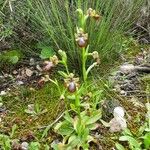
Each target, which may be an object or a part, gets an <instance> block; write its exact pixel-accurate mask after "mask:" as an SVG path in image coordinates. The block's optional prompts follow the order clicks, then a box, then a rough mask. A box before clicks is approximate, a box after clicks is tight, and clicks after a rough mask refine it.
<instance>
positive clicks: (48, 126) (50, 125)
mask: <svg viewBox="0 0 150 150" xmlns="http://www.w3.org/2000/svg"><path fill="white" fill-rule="evenodd" d="M69 111H70V110H69ZM64 114H65V111H64V112H63V113H62V114H61V115H60V116H59V117H58V118H56V120H55V121H54V122H52V123H51V124H49V125H47V126H42V127H38V129H44V128H49V129H50V128H51V127H52V126H53V125H54V124H56V123H57V122H58V121H59V120H60V119H61V118H62V117H63V116H64Z"/></svg>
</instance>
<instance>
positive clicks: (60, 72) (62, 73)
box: [58, 71, 68, 78]
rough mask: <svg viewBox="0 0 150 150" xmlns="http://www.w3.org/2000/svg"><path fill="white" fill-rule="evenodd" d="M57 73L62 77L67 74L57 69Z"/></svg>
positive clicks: (65, 76)
mask: <svg viewBox="0 0 150 150" xmlns="http://www.w3.org/2000/svg"><path fill="white" fill-rule="evenodd" d="M58 73H59V74H60V75H61V76H62V77H64V78H67V77H68V75H67V74H66V73H65V72H64V71H58Z"/></svg>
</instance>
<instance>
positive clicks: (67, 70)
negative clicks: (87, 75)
mask: <svg viewBox="0 0 150 150" xmlns="http://www.w3.org/2000/svg"><path fill="white" fill-rule="evenodd" d="M64 65H65V68H66V72H67V74H68V75H69V69H68V66H67V64H66V63H65V64H64Z"/></svg>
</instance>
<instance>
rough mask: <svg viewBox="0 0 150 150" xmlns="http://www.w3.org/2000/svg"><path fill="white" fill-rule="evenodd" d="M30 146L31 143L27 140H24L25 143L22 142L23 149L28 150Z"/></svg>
mask: <svg viewBox="0 0 150 150" xmlns="http://www.w3.org/2000/svg"><path fill="white" fill-rule="evenodd" d="M28 146H29V144H28V143H27V142H23V143H22V144H21V148H22V150H28Z"/></svg>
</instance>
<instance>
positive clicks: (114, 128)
mask: <svg viewBox="0 0 150 150" xmlns="http://www.w3.org/2000/svg"><path fill="white" fill-rule="evenodd" d="M113 115H114V118H113V119H112V120H111V121H110V122H109V125H110V132H120V131H122V130H124V129H125V128H127V123H126V119H125V118H124V115H125V112H124V109H123V108H122V107H120V106H118V107H116V108H115V109H114V113H113Z"/></svg>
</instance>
